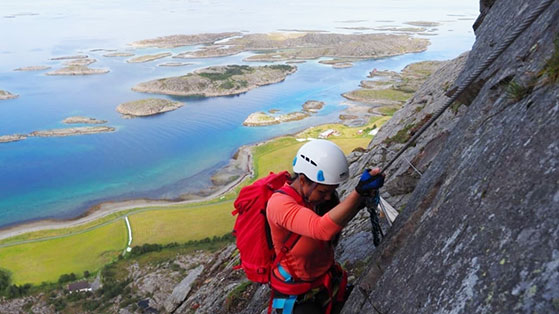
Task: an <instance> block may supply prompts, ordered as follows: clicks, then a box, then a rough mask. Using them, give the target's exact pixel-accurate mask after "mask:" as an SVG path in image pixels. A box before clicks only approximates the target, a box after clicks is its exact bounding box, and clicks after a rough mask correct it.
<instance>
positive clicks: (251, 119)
mask: <svg viewBox="0 0 559 314" xmlns="http://www.w3.org/2000/svg"><path fill="white" fill-rule="evenodd" d="M308 116H309V114H308V113H304V112H290V113H288V114H280V115H277V116H273V115H270V114H267V113H265V112H253V113H251V114H250V115H249V116H248V118H246V120H245V121H244V122H243V125H244V126H266V125H273V124H279V123H282V122H289V121H296V120H302V119H304V118H306V117H308Z"/></svg>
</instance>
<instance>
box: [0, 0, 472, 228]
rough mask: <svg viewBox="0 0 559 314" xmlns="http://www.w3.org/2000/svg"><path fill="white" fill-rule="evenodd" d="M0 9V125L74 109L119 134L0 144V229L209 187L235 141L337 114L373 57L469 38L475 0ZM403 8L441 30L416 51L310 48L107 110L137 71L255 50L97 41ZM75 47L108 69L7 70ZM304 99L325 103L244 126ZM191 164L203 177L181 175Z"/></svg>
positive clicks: (41, 120)
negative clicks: (236, 84) (191, 53)
mask: <svg viewBox="0 0 559 314" xmlns="http://www.w3.org/2000/svg"><path fill="white" fill-rule="evenodd" d="M443 5H444V6H443ZM0 12H2V13H1V14H2V15H3V16H1V17H0V35H2V38H3V45H2V46H1V47H0V60H1V62H0V89H3V90H8V91H10V92H12V93H16V94H19V95H20V96H19V98H17V99H14V100H6V101H0V135H6V134H14V133H29V132H31V131H34V130H44V129H50V128H60V127H66V125H64V124H62V122H61V121H62V120H63V119H64V118H66V117H69V116H73V115H83V116H88V117H94V118H97V119H104V120H108V123H107V125H109V126H113V127H116V128H117V132H114V133H108V134H96V135H84V136H74V137H62V138H28V139H26V140H24V141H20V142H14V143H7V144H0V227H3V226H8V225H13V224H18V223H22V222H25V221H31V220H38V219H44V218H71V217H75V216H78V215H80V214H81V213H83V212H84V211H85V210H87V208H88V207H90V206H92V205H94V204H96V203H99V202H101V201H105V200H123V199H132V198H140V197H149V198H173V197H176V196H177V195H179V194H180V193H181V192H184V191H187V190H189V189H193V188H198V187H203V186H205V185H208V184H209V181H208V180H207V176H206V175H205V174H209V173H211V172H212V171H214V170H215V169H217V168H219V167H221V166H223V165H225V164H226V163H227V161H228V160H229V158H230V157H231V156H232V154H233V153H234V152H235V151H236V150H237V149H238V147H239V146H241V145H244V144H250V143H256V142H259V141H263V140H266V139H269V138H272V137H275V136H278V135H282V134H287V133H293V132H296V131H299V130H302V129H304V128H306V127H308V126H310V125H316V124H319V123H325V122H333V121H337V119H338V118H337V117H338V114H339V112H340V111H341V110H343V108H344V107H345V106H344V101H345V100H344V99H343V98H342V97H341V96H340V94H341V93H343V92H347V91H350V90H353V89H356V88H357V87H358V85H359V82H360V81H361V80H363V79H365V78H366V76H367V73H368V72H369V71H371V70H372V69H373V68H377V69H391V70H400V69H402V68H403V67H404V66H405V65H407V64H409V63H411V62H416V61H421V60H445V59H450V58H453V57H455V56H457V55H458V54H460V53H462V52H464V51H466V50H468V49H469V48H470V47H471V45H472V43H473V33H472V32H471V24H472V23H473V20H472V18H473V17H475V15H476V14H477V3H473V1H472V3H468V4H464V3H462V2H460V4H456V5H452V4H449V3H448V2H442V1H427V2H426V3H422V4H421V5H419V6H418V4H414V2H413V1H382V2H381V1H355V2H351V3H350V4H343V5H342V4H340V2H337V1H303V2H281V3H280V2H278V1H236V2H227V1H172V0H162V1H157V2H153V1H97V2H95V3H88V2H86V1H70V0H67V1H53V2H49V5H48V6H41V5H37V4H35V1H2V3H0ZM231 12H239V13H238V14H231ZM123 17H126V18H123ZM388 20H390V21H391V22H388ZM412 20H426V21H438V22H441V25H440V26H438V27H437V28H438V30H437V31H435V32H434V33H436V34H437V35H436V36H428V37H426V38H429V39H430V40H431V41H432V44H431V46H430V47H429V49H428V51H426V52H423V53H418V54H408V55H403V56H398V57H393V58H386V59H381V60H366V61H361V62H357V63H355V65H354V67H352V68H349V69H333V68H331V67H330V66H326V65H322V64H319V63H318V60H313V61H309V62H307V63H304V64H298V65H297V66H298V68H299V69H298V71H297V72H296V73H295V74H293V75H290V76H289V77H288V78H287V79H286V80H285V81H284V82H282V83H278V84H274V85H269V86H264V87H261V88H258V89H255V90H252V91H250V92H248V93H245V94H242V95H238V96H231V97H216V98H186V97H173V98H172V99H175V100H179V101H182V102H184V104H185V105H184V106H183V107H182V108H180V109H178V110H176V111H173V112H169V113H165V114H161V115H157V116H153V117H148V118H142V119H123V118H121V117H120V115H119V114H118V113H117V112H116V111H115V108H116V106H117V105H118V104H120V103H122V102H125V101H130V100H134V99H141V98H145V97H151V96H153V95H146V94H142V93H136V92H132V91H131V90H130V88H131V87H132V86H134V85H135V84H136V83H138V82H142V81H146V80H150V79H154V78H160V77H166V76H172V75H181V74H185V73H187V72H189V71H192V70H194V69H197V68H201V67H205V66H208V65H217V64H241V63H243V61H242V59H243V58H245V57H247V56H249V55H251V54H252V53H248V52H247V53H243V54H239V55H236V56H231V57H224V58H214V59H194V60H185V62H193V63H194V64H193V65H189V66H186V67H178V68H169V67H159V66H157V65H158V64H160V63H163V62H171V61H177V59H172V58H165V59H161V60H157V61H153V62H148V63H143V64H128V63H126V62H125V60H126V58H107V57H103V56H102V55H103V54H104V53H106V52H102V51H99V52H92V51H91V50H92V49H95V48H112V49H118V50H119V51H124V50H127V49H130V48H129V47H128V46H127V45H126V44H127V43H129V42H132V41H134V40H138V39H145V38H152V37H155V36H163V35H169V34H177V33H189V34H194V33H202V32H221V31H247V32H269V31H277V30H280V29H320V30H328V31H332V32H344V33H352V32H363V30H356V29H347V28H348V27H378V26H383V25H386V24H389V25H396V26H403V24H402V23H403V22H406V21H412ZM208 21H212V22H211V23H209V22H208ZM189 49H193V47H182V48H175V49H172V50H169V49H161V50H160V49H141V50H136V51H133V52H134V53H136V54H138V55H139V54H147V53H154V52H161V51H172V52H174V53H177V52H181V51H185V50H189ZM75 54H87V55H89V56H90V57H93V58H96V59H97V60H98V61H97V62H96V63H94V64H92V65H91V67H94V68H97V67H98V68H110V70H111V72H110V73H108V74H104V75H94V76H82V77H61V76H46V75H44V74H45V72H46V71H37V72H16V71H13V69H15V68H17V67H22V66H29V65H50V66H52V67H53V68H58V67H59V66H60V64H61V61H53V60H50V58H53V57H57V56H64V55H75ZM179 61H183V60H179ZM249 64H250V65H257V64H258V63H249ZM161 97H166V96H161ZM167 98H170V99H171V97H167ZM309 99H316V100H322V101H324V102H325V103H326V106H325V108H324V109H323V110H322V111H321V112H320V113H318V114H316V115H314V116H313V117H311V118H309V119H305V120H302V121H297V122H291V123H285V124H281V125H276V126H270V127H260V128H249V127H243V126H242V122H243V121H244V119H245V118H246V117H247V116H248V115H249V114H250V113H252V112H254V111H261V110H262V111H265V110H268V109H272V108H275V109H281V110H282V111H283V112H290V111H295V110H300V108H301V105H302V104H303V103H304V102H305V101H307V100H309ZM196 174H204V175H198V176H197V177H196V178H197V179H196V180H189V179H188V178H191V177H193V176H195V175H196ZM200 178H206V179H203V180H200Z"/></svg>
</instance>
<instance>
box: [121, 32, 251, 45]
mask: <svg viewBox="0 0 559 314" xmlns="http://www.w3.org/2000/svg"><path fill="white" fill-rule="evenodd" d="M239 35H242V33H239V32H224V33H204V34H195V35H171V36H163V37H157V38H154V39H145V40H139V41H135V42H133V43H131V44H130V45H131V46H133V47H135V48H147V47H153V48H175V47H182V46H192V45H202V44H211V43H214V42H215V41H218V40H221V39H225V38H229V37H233V36H239Z"/></svg>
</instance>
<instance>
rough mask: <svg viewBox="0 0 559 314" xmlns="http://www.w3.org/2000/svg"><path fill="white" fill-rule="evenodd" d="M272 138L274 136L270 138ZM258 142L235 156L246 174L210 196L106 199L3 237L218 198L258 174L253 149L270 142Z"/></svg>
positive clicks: (11, 229) (0, 234)
mask: <svg viewBox="0 0 559 314" xmlns="http://www.w3.org/2000/svg"><path fill="white" fill-rule="evenodd" d="M270 140H272V139H270ZM266 142H267V141H265V142H262V143H256V144H252V145H243V146H241V147H239V149H238V150H237V152H236V153H235V154H234V155H233V156H237V155H238V156H239V157H238V159H239V160H240V163H241V167H242V168H243V169H245V171H243V173H242V175H241V176H239V178H237V179H235V180H233V181H231V182H229V183H227V184H224V185H216V184H214V185H213V187H214V188H215V191H214V192H212V193H210V194H209V195H205V196H202V197H200V198H196V199H189V200H176V201H173V200H164V199H161V200H152V199H141V198H140V199H131V200H126V201H106V202H102V203H99V204H96V205H93V206H91V207H90V208H89V209H88V210H87V211H85V212H84V213H83V214H81V215H79V216H78V217H75V218H68V219H42V220H37V221H33V222H27V223H23V224H16V225H13V226H8V227H6V228H0V240H4V239H8V238H12V237H15V236H18V235H22V234H25V233H30V232H35V231H42V230H57V229H65V228H73V227H78V226H81V225H85V224H87V223H90V222H93V221H95V220H97V219H101V218H103V217H106V216H108V215H111V214H114V213H118V212H121V211H125V210H129V209H134V208H144V207H151V206H161V207H168V206H174V205H183V204H191V203H198V202H204V201H208V200H212V199H215V198H218V197H220V196H222V195H224V194H226V193H228V192H230V191H231V190H233V189H234V188H236V187H237V186H238V185H239V184H240V183H242V182H243V181H244V180H245V179H246V178H247V177H250V176H252V175H254V165H253V159H252V153H251V149H252V147H255V146H257V145H260V144H263V143H266ZM242 154H246V158H244V159H243V158H242V157H240V156H241V155H242ZM235 160H236V159H234V158H231V159H230V161H229V164H228V165H226V166H224V167H222V168H220V169H219V170H218V171H217V173H219V172H220V171H223V170H224V169H227V167H228V166H229V165H231V164H232V163H234V162H235ZM203 192H204V190H200V191H197V192H195V193H190V194H189V195H200V194H202V193H203Z"/></svg>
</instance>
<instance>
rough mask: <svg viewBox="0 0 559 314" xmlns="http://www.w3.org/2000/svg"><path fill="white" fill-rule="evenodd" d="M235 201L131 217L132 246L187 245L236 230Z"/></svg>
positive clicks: (166, 209)
mask: <svg viewBox="0 0 559 314" xmlns="http://www.w3.org/2000/svg"><path fill="white" fill-rule="evenodd" d="M232 211H233V200H229V201H223V202H220V203H217V204H209V205H202V206H184V207H177V208H171V209H170V208H160V209H155V210H150V211H145V212H141V213H137V214H132V215H130V216H128V219H129V220H130V225H131V227H132V240H133V242H132V245H134V246H135V245H142V244H144V243H159V244H167V243H171V242H179V243H183V242H187V241H189V240H200V239H203V238H206V237H210V238H211V237H213V236H222V235H224V234H225V233H227V232H231V231H232V230H233V223H234V221H235V219H234V218H235V217H233V216H232V215H231V212H232Z"/></svg>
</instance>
